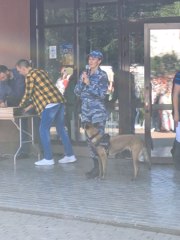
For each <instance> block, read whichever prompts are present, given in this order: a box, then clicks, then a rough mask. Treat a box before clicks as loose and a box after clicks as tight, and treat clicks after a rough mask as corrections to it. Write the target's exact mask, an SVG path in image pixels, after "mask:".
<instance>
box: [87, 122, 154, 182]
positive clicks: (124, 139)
mask: <svg viewBox="0 0 180 240" xmlns="http://www.w3.org/2000/svg"><path fill="white" fill-rule="evenodd" d="M85 131H86V136H87V137H88V138H89V139H91V143H92V144H93V146H94V147H95V148H96V151H97V153H98V156H99V177H100V178H104V176H105V173H106V167H107V158H108V153H107V150H106V149H105V147H104V146H102V145H101V139H102V135H100V134H99V133H98V129H97V128H95V127H94V126H93V125H91V124H87V125H86V127H85ZM125 149H128V150H130V151H131V153H132V160H133V166H134V177H133V179H135V178H136V177H137V175H138V170H139V159H140V157H142V156H143V158H144V161H145V162H147V163H148V164H149V168H150V167H151V162H150V157H149V154H148V152H147V149H146V147H145V144H144V141H143V140H142V139H141V137H139V136H137V135H133V134H129V135H117V136H112V137H110V140H109V154H110V155H111V154H117V153H120V152H122V151H123V150H125Z"/></svg>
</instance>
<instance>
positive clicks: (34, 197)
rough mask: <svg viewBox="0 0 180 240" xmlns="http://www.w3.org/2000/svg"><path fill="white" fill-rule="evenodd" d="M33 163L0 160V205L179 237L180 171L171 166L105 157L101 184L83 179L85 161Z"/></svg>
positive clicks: (89, 164)
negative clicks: (136, 165) (136, 166)
mask: <svg viewBox="0 0 180 240" xmlns="http://www.w3.org/2000/svg"><path fill="white" fill-rule="evenodd" d="M35 160H36V159H33V158H32V159H26V160H17V164H16V168H15V167H14V166H13V160H12V159H3V158H1V159H0V192H1V194H0V207H1V208H8V209H19V210H22V211H24V212H26V211H27V212H28V211H30V212H31V211H33V212H38V213H43V214H47V215H50V216H51V215H56V216H58V215H59V216H64V217H70V218H77V219H84V220H87V221H95V222H101V223H109V224H112V225H120V226H123V225H126V226H133V227H137V228H144V229H156V230H158V231H161V232H168V233H171V232H176V233H179V234H180V211H179V206H180V172H179V171H176V170H175V169H174V168H173V165H157V164H156V165H153V166H152V169H151V170H148V168H147V167H146V165H144V164H143V163H141V168H140V172H139V176H138V178H137V180H136V181H131V177H132V174H133V166H132V160H127V159H126V160H125V159H109V161H108V170H107V176H106V179H105V180H87V179H86V178H85V175H84V173H85V172H86V171H87V170H89V169H90V168H91V160H90V159H89V157H85V156H81V157H78V161H77V162H76V163H74V164H65V165H60V164H58V163H57V159H55V160H56V164H55V165H54V166H50V167H35V166H34V161H35Z"/></svg>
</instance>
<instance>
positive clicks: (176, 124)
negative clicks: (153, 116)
mask: <svg viewBox="0 0 180 240" xmlns="http://www.w3.org/2000/svg"><path fill="white" fill-rule="evenodd" d="M173 118H174V126H175V127H177V126H178V122H179V113H174V116H173Z"/></svg>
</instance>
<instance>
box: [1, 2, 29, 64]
mask: <svg viewBox="0 0 180 240" xmlns="http://www.w3.org/2000/svg"><path fill="white" fill-rule="evenodd" d="M29 57H30V0H0V64H4V65H7V66H8V67H10V68H11V67H14V64H15V63H16V62H17V61H18V60H19V59H20V58H28V59H29Z"/></svg>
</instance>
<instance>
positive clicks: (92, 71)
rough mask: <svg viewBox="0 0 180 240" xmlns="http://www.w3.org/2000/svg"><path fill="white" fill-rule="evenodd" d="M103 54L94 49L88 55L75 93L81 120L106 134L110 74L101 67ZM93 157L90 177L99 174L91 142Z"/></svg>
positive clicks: (96, 158)
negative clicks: (86, 66) (106, 97)
mask: <svg viewBox="0 0 180 240" xmlns="http://www.w3.org/2000/svg"><path fill="white" fill-rule="evenodd" d="M102 58H103V55H102V53H101V52H100V51H92V52H90V54H89V55H88V64H89V65H88V69H87V70H86V71H84V72H83V73H82V74H81V76H80V80H79V81H78V83H77V84H76V86H75V90H74V92H75V94H76V95H77V96H79V97H80V99H81V102H82V105H81V122H82V124H84V125H85V124H86V123H92V124H94V125H95V126H96V127H97V128H98V130H99V133H100V134H102V135H103V134H104V130H105V123H106V119H107V111H106V107H105V96H106V93H107V90H108V76H107V74H106V72H105V71H103V70H102V69H100V67H99V65H100V64H101V61H102ZM87 142H88V145H89V147H90V152H91V158H92V159H93V162H94V167H93V169H92V170H91V171H90V172H88V173H86V176H87V177H88V178H94V177H96V176H98V175H99V164H98V157H97V153H96V151H95V149H94V148H93V147H92V145H91V144H90V141H89V140H88V139H87Z"/></svg>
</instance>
